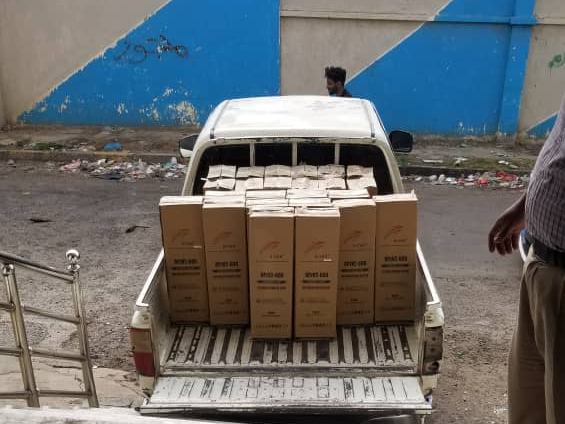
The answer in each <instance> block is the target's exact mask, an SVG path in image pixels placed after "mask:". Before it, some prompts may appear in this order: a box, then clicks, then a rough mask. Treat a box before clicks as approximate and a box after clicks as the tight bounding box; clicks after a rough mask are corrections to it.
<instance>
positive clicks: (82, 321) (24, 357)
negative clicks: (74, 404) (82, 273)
mask: <svg viewBox="0 0 565 424" xmlns="http://www.w3.org/2000/svg"><path fill="white" fill-rule="evenodd" d="M79 257H80V255H79V253H78V252H77V251H76V250H69V251H68V252H67V260H68V262H69V265H68V267H67V271H63V270H58V269H55V268H52V267H49V266H46V265H41V264H39V263H36V262H33V261H30V260H27V259H24V258H20V257H18V256H15V255H11V254H9V253H4V252H0V266H1V271H2V277H3V280H4V283H5V284H6V292H7V298H8V299H7V302H0V310H4V311H7V312H9V313H10V317H11V321H12V327H13V331H14V340H15V346H13V347H12V346H0V355H4V356H15V357H17V358H18V359H19V363H20V371H21V374H22V380H23V387H24V390H23V391H10V392H2V391H0V399H25V400H26V401H27V404H28V406H32V407H39V406H40V405H39V398H40V397H71V398H86V399H88V404H89V405H90V407H95V408H97V407H98V406H99V405H98V398H97V396H96V387H95V385H94V377H93V374H92V363H91V361H90V356H89V352H88V336H87V331H86V318H85V313H84V305H83V299H82V290H81V286H80V282H79V269H80V265H79V263H78V260H79ZM18 268H23V269H26V270H29V271H32V272H34V273H38V274H40V275H43V276H49V277H52V279H53V280H55V281H56V282H57V283H65V284H68V285H69V286H70V288H71V290H72V299H73V309H74V315H62V314H58V313H53V312H49V311H47V310H45V309H39V308H35V307H31V306H25V305H23V304H22V303H21V301H20V295H19V291H18V284H17V281H16V270H17V269H18ZM24 313H27V314H30V315H36V316H41V317H46V318H51V319H54V320H57V321H62V322H67V323H71V324H75V325H76V326H77V334H78V342H79V351H78V352H71V351H66V350H49V349H40V348H34V347H32V346H30V345H29V343H28V337H27V332H26V326H25V321H24ZM32 357H42V358H51V359H58V360H69V361H76V362H79V363H80V364H81V367H82V375H83V381H84V390H83V391H80V390H77V391H70V390H42V389H41V390H40V389H39V388H38V387H37V385H36V382H35V375H34V371H33V363H32Z"/></svg>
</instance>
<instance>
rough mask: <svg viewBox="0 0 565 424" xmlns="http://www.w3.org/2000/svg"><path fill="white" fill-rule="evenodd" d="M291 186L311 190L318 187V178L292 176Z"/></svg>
mask: <svg viewBox="0 0 565 424" xmlns="http://www.w3.org/2000/svg"><path fill="white" fill-rule="evenodd" d="M291 185H292V188H293V189H300V190H312V189H317V188H318V180H316V179H313V178H307V177H300V178H293V179H292V184H291Z"/></svg>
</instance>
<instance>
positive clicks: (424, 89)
mask: <svg viewBox="0 0 565 424" xmlns="http://www.w3.org/2000/svg"><path fill="white" fill-rule="evenodd" d="M534 3H535V0H451V1H450V2H448V3H447V5H446V6H445V7H444V8H443V9H442V10H441V11H440V12H439V13H438V14H437V16H435V19H434V20H432V21H431V22H426V23H424V24H423V25H422V26H421V27H420V28H419V29H418V30H416V31H415V32H414V33H412V34H411V35H410V36H409V37H407V38H406V39H404V40H399V43H398V44H397V45H396V46H395V47H394V48H393V49H391V50H390V51H389V52H388V53H386V54H385V55H384V56H383V57H380V58H378V60H376V61H375V62H374V63H372V64H371V65H370V66H368V67H367V68H366V69H364V71H362V72H361V73H360V74H358V75H356V76H355V77H354V78H353V79H352V80H351V81H349V82H348V88H349V89H350V90H351V91H352V92H353V94H354V95H357V96H360V97H365V98H369V99H371V100H373V101H374V102H375V104H376V105H377V108H378V109H379V111H380V113H381V116H382V118H383V121H384V123H385V125H386V126H387V128H389V129H393V128H403V129H406V130H409V131H412V132H414V133H416V134H426V135H429V134H438V135H443V136H469V135H471V136H489V135H494V134H497V133H503V134H508V135H513V134H515V133H516V132H517V131H518V117H519V110H520V105H521V99H522V91H523V84H524V75H525V70H526V63H527V59H528V51H529V43H530V37H531V27H532V25H534V24H535V18H534V15H533V13H534V11H533V9H534ZM279 8H280V4H279V0H239V1H237V2H235V1H227V0H206V1H202V0H172V1H170V2H169V3H168V4H166V5H165V6H164V7H163V8H162V9H160V10H159V11H157V12H156V13H155V14H154V15H152V16H151V17H150V18H149V19H148V20H146V21H145V22H144V23H143V24H141V25H140V26H139V27H137V28H135V29H133V30H132V31H131V32H130V33H129V34H127V35H126V36H125V37H124V38H123V39H121V40H119V41H118V42H117V44H116V45H115V46H113V47H111V48H109V49H108V50H107V51H105V52H104V54H103V55H102V56H100V57H98V58H96V59H94V60H93V61H91V62H90V63H88V64H86V66H85V67H84V68H83V69H81V70H80V71H78V72H76V73H75V74H74V75H72V76H71V77H70V78H69V79H68V80H67V81H65V82H64V83H62V84H61V85H60V86H58V87H57V88H56V89H55V90H54V91H53V92H52V93H51V94H49V95H48V96H47V97H46V98H45V99H43V100H42V101H40V102H39V103H38V104H36V105H35V106H34V107H33V109H32V110H30V111H28V112H25V113H23V114H22V115H21V116H20V117H19V121H21V122H23V123H31V124H54V123H57V124H72V125H77V124H98V125H99V124H111V125H194V124H202V123H203V122H204V121H205V120H206V118H207V116H208V115H209V113H210V111H211V110H212V109H213V108H214V107H215V106H216V105H217V104H218V103H220V102H221V101H222V100H224V99H226V98H234V97H248V96H262V95H276V94H280V45H279V25H280V18H279ZM375 25H378V22H376V24H375ZM283 42H284V40H283ZM298 62H299V61H298V60H297V64H296V66H300V64H299V63H298ZM551 122H552V121H551V119H550V120H548V121H547V122H544V123H542V124H540V126H539V128H537V127H536V128H534V129H532V130H531V134H537V133H540V134H541V133H542V132H543V131H545V129H546V128H545V127H547V126H548V125H550V124H551Z"/></svg>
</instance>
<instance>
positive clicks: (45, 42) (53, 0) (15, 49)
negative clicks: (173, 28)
mask: <svg viewBox="0 0 565 424" xmlns="http://www.w3.org/2000/svg"><path fill="white" fill-rule="evenodd" d="M167 1H168V0H80V1H78V0H48V1H47V0H1V1H0V93H2V103H3V104H4V108H3V110H4V113H3V114H4V117H5V119H6V120H8V121H15V120H16V117H17V116H18V115H19V114H21V113H22V112H24V111H26V110H28V109H30V108H31V107H32V106H33V105H34V104H35V103H36V102H37V101H39V100H40V99H42V98H43V97H45V95H46V94H48V93H49V92H50V91H51V90H52V89H53V88H54V87H56V86H57V85H58V84H60V83H61V82H62V81H64V80H65V79H66V78H68V77H69V76H70V75H72V74H73V73H74V72H75V71H76V70H78V69H80V68H81V67H82V66H84V64H86V63H88V62H89V61H90V60H92V59H93V58H95V57H96V56H97V55H99V54H100V53H102V52H103V51H104V50H105V49H106V48H107V47H108V46H110V45H112V44H113V43H115V42H116V41H117V40H118V39H119V38H120V37H121V36H123V35H125V34H126V33H127V32H129V31H130V30H131V29H132V28H134V27H135V26H137V25H138V24H139V23H140V22H142V21H143V20H144V19H145V18H146V17H147V16H148V15H150V14H152V13H154V12H155V11H156V10H157V9H158V8H159V7H161V6H162V5H163V4H165V3H167ZM0 110H1V108H0ZM1 115H2V114H1V113H0V118H1V117H2V116H1ZM0 122H1V120H0Z"/></svg>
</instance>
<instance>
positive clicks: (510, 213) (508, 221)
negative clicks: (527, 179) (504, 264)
mask: <svg viewBox="0 0 565 424" xmlns="http://www.w3.org/2000/svg"><path fill="white" fill-rule="evenodd" d="M526 194H527V193H524V195H523V196H522V197H520V199H519V200H518V201H517V202H515V203H514V204H513V205H512V206H510V207H509V208H508V209H506V210H505V211H504V212H503V213H502V215H500V217H499V218H498V219H497V220H496V222H495V223H494V225H493V227H492V229H491V230H490V232H489V234H488V248H489V250H490V251H491V252H494V251H495V250H497V251H498V253H500V254H501V255H506V254H510V253H512V252H513V251H514V250H515V249H518V243H519V240H520V231H522V229H523V228H524V226H525V215H526Z"/></svg>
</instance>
